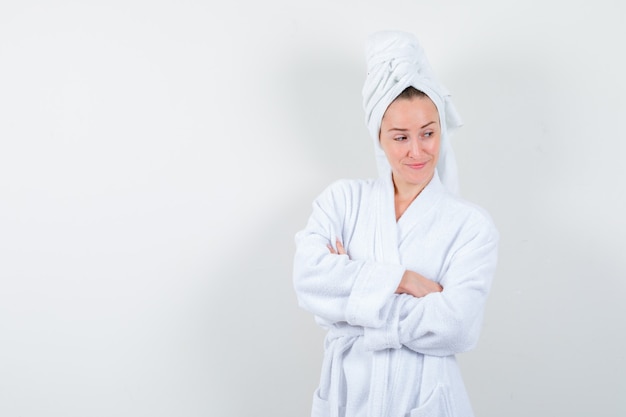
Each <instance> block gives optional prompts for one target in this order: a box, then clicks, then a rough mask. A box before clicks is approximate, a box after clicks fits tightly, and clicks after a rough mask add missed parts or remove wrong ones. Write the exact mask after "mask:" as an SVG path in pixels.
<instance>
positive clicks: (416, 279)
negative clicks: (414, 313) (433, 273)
mask: <svg viewBox="0 0 626 417" xmlns="http://www.w3.org/2000/svg"><path fill="white" fill-rule="evenodd" d="M441 291H443V287H442V286H441V285H439V283H437V282H435V281H433V280H430V279H428V278H426V277H425V276H423V275H420V274H418V273H417V272H414V271H409V270H406V271H404V275H402V281H400V285H398V289H397V290H396V294H409V295H412V296H413V297H417V298H421V297H424V296H425V295H428V294H430V293H433V292H441Z"/></svg>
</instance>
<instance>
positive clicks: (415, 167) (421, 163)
mask: <svg viewBox="0 0 626 417" xmlns="http://www.w3.org/2000/svg"><path fill="white" fill-rule="evenodd" d="M427 163H428V162H420V163H412V164H405V165H406V166H407V167H409V168H411V169H422V168H424V166H425V165H426V164H427Z"/></svg>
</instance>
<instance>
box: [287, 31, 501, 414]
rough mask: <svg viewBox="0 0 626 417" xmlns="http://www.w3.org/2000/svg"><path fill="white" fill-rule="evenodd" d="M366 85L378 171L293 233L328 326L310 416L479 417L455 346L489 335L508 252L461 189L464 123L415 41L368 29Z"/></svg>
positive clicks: (346, 183)
mask: <svg viewBox="0 0 626 417" xmlns="http://www.w3.org/2000/svg"><path fill="white" fill-rule="evenodd" d="M367 65H368V75H367V79H366V82H365V86H364V88H363V96H364V108H365V113H366V122H367V126H368V129H369V131H370V133H371V135H372V137H373V139H374V145H375V152H376V156H377V163H378V169H379V173H380V176H379V178H377V179H373V180H340V181H337V182H335V183H333V184H331V185H330V186H329V187H328V188H327V189H326V190H325V191H324V192H323V193H322V194H321V195H320V196H319V197H318V198H317V199H316V200H315V202H314V204H313V213H312V214H311V217H310V219H309V221H308V223H307V226H306V227H305V228H304V229H303V230H302V231H300V232H298V234H297V235H296V247H297V248H296V254H295V259H294V286H295V289H296V293H297V296H298V301H299V303H300V305H301V307H303V308H304V309H306V310H308V311H309V312H311V313H313V314H314V315H315V318H316V321H317V322H318V323H319V324H320V325H321V326H322V327H324V328H325V329H327V330H328V334H327V336H326V340H325V355H324V363H323V366H322V376H321V381H320V385H319V388H318V389H317V390H316V392H315V396H314V399H313V411H312V416H313V417H322V416H324V417H326V416H343V417H360V416H363V417H366V416H368V417H384V416H389V417H403V416H411V417H419V416H428V417H452V416H454V417H470V416H472V415H473V413H472V410H471V406H470V402H469V399H468V397H467V394H466V391H465V388H464V385H463V381H462V379H461V375H460V372H459V367H458V365H457V362H456V359H455V356H454V355H455V354H457V353H459V352H464V351H467V350H469V349H471V348H473V347H474V346H475V344H476V342H477V340H478V336H479V332H480V327H481V322H482V316H483V310H484V305H485V301H486V298H487V295H488V292H489V288H490V285H491V281H492V278H493V274H494V270H495V267H496V259H497V242H498V232H497V230H496V229H495V227H494V225H493V222H492V221H491V219H490V217H489V215H488V214H487V213H486V212H485V211H484V210H483V209H481V208H480V207H477V206H476V205H473V204H471V203H469V202H467V201H465V200H463V199H461V198H460V197H458V196H457V195H456V194H457V192H458V184H457V177H456V166H455V162H454V157H453V155H452V149H451V147H450V144H449V137H448V136H449V133H450V130H451V129H454V128H456V127H458V126H460V120H459V118H458V115H457V114H456V111H455V110H454V108H453V106H452V103H451V102H450V97H449V94H448V93H447V91H446V90H445V89H444V88H443V86H441V84H439V83H438V82H437V80H436V79H435V77H434V75H433V73H432V70H431V68H430V66H429V64H428V62H427V60H426V57H425V55H424V53H423V51H422V49H421V48H420V46H419V43H418V41H417V39H416V38H415V37H414V36H413V35H411V34H408V33H404V32H394V31H384V32H378V33H375V34H374V35H372V36H371V37H370V38H369V41H368V46H367Z"/></svg>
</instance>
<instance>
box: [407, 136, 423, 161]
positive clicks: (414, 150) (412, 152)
mask: <svg viewBox="0 0 626 417" xmlns="http://www.w3.org/2000/svg"><path fill="white" fill-rule="evenodd" d="M421 151H422V149H421V147H420V143H419V140H417V139H413V140H410V141H409V156H410V157H413V158H415V157H416V156H419V154H420V153H421Z"/></svg>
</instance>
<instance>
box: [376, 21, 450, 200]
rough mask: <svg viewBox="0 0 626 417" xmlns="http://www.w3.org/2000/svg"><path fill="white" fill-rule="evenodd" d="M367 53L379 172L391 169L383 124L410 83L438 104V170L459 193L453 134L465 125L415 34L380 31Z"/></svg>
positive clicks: (381, 173) (444, 181)
mask: <svg viewBox="0 0 626 417" xmlns="http://www.w3.org/2000/svg"><path fill="white" fill-rule="evenodd" d="M365 55H366V61H367V77H366V79H365V84H364V85H363V108H364V110H365V123H366V125H367V128H368V130H369V132H370V135H371V136H372V139H374V148H375V153H376V163H377V166H378V172H379V174H380V175H381V176H382V175H386V174H387V173H388V172H390V171H391V167H390V166H389V163H388V162H387V158H386V157H385V153H384V152H383V150H382V148H381V147H380V142H379V135H380V123H381V120H382V118H383V115H384V114H385V111H386V110H387V107H389V105H390V104H391V102H392V101H393V100H394V99H395V98H396V97H398V95H399V94H400V93H401V92H402V91H404V89H406V88H407V87H409V86H412V87H415V88H416V89H418V90H420V91H422V92H424V93H426V95H427V96H428V97H429V98H430V99H431V100H432V101H433V103H435V106H436V107H437V110H438V112H439V119H440V124H441V149H440V152H439V162H438V163H437V171H438V172H439V176H440V178H441V180H442V182H443V183H444V185H445V186H446V188H448V190H450V191H451V192H453V193H455V194H458V193H459V180H458V173H457V167H456V160H455V158H454V152H453V151H452V146H451V144H450V135H451V134H452V132H453V131H454V130H455V129H456V128H458V127H460V126H461V125H462V122H461V118H460V116H459V114H458V112H457V111H456V109H455V107H454V105H453V104H452V100H451V95H450V93H449V92H448V90H447V89H446V88H445V87H444V86H443V85H442V84H441V83H440V82H439V81H438V80H437V78H436V77H435V74H434V73H433V70H432V68H431V66H430V63H429V62H428V59H427V57H426V54H425V53H424V50H423V49H422V47H421V46H420V44H419V42H418V39H417V37H416V36H415V35H413V34H411V33H407V32H401V31H380V32H376V33H374V34H372V35H370V36H369V37H368V40H367V43H366V48H365Z"/></svg>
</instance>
